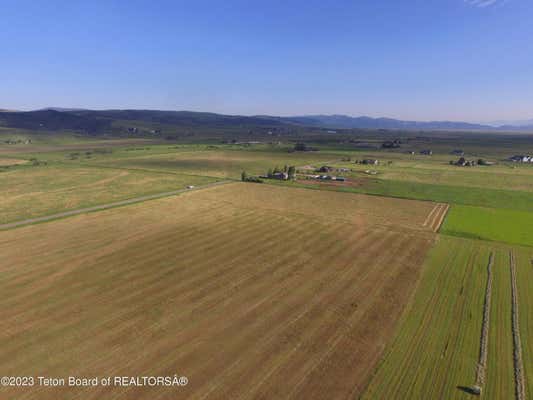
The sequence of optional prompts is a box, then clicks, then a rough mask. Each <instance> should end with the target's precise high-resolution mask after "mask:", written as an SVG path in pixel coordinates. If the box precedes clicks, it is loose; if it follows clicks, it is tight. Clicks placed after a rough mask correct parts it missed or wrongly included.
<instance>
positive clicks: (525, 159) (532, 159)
mask: <svg viewBox="0 0 533 400" xmlns="http://www.w3.org/2000/svg"><path fill="white" fill-rule="evenodd" d="M509 161H512V162H520V163H533V156H527V155H515V156H512V157H510V158H509Z"/></svg>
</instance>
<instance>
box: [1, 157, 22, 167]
mask: <svg viewBox="0 0 533 400" xmlns="http://www.w3.org/2000/svg"><path fill="white" fill-rule="evenodd" d="M27 162H28V160H22V159H18V158H0V167H5V166H10V165H19V164H26V163H27Z"/></svg>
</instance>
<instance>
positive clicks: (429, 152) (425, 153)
mask: <svg viewBox="0 0 533 400" xmlns="http://www.w3.org/2000/svg"><path fill="white" fill-rule="evenodd" d="M420 154H423V155H425V156H431V155H433V150H429V149H426V150H422V151H421V152H420Z"/></svg>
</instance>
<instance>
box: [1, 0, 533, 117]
mask: <svg viewBox="0 0 533 400" xmlns="http://www.w3.org/2000/svg"><path fill="white" fill-rule="evenodd" d="M0 55H1V56H0V77H1V78H0V108H8V109H26V110H27V109H36V108H41V107H45V106H62V107H86V108H98V109H102V108H150V109H167V110H184V109H186V110H202V111H213V112H221V113H232V114H276V115H295V114H313V113H328V114H329V113H338V114H349V115H370V116H389V117H396V118H404V119H420V120H432V119H451V120H468V121H492V120H500V119H529V118H533V1H531V0H506V1H505V0H471V1H465V0H410V1H408V0H382V1H379V0H368V1H366V0H359V1H354V0H352V1H329V2H326V1H323V0H320V1H316V0H300V1H291V0H282V1H281V0H280V1H277V0H269V1H252V0H247V1H244V0H243V1H233V0H226V1H223V0H220V1H202V0H194V1H192V0H191V1H178V0H175V1H156V0H153V1H136V0H129V1H125V0H124V1H112V0H109V1H98V0H93V1H81V0H79V1H72V0H71V1H53V0H50V1H26V0H7V1H6V0H0Z"/></svg>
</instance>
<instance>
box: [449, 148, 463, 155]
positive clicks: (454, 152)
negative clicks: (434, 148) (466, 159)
mask: <svg viewBox="0 0 533 400" xmlns="http://www.w3.org/2000/svg"><path fill="white" fill-rule="evenodd" d="M452 154H455V155H457V156H464V155H465V152H464V151H463V150H461V149H455V150H452Z"/></svg>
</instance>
